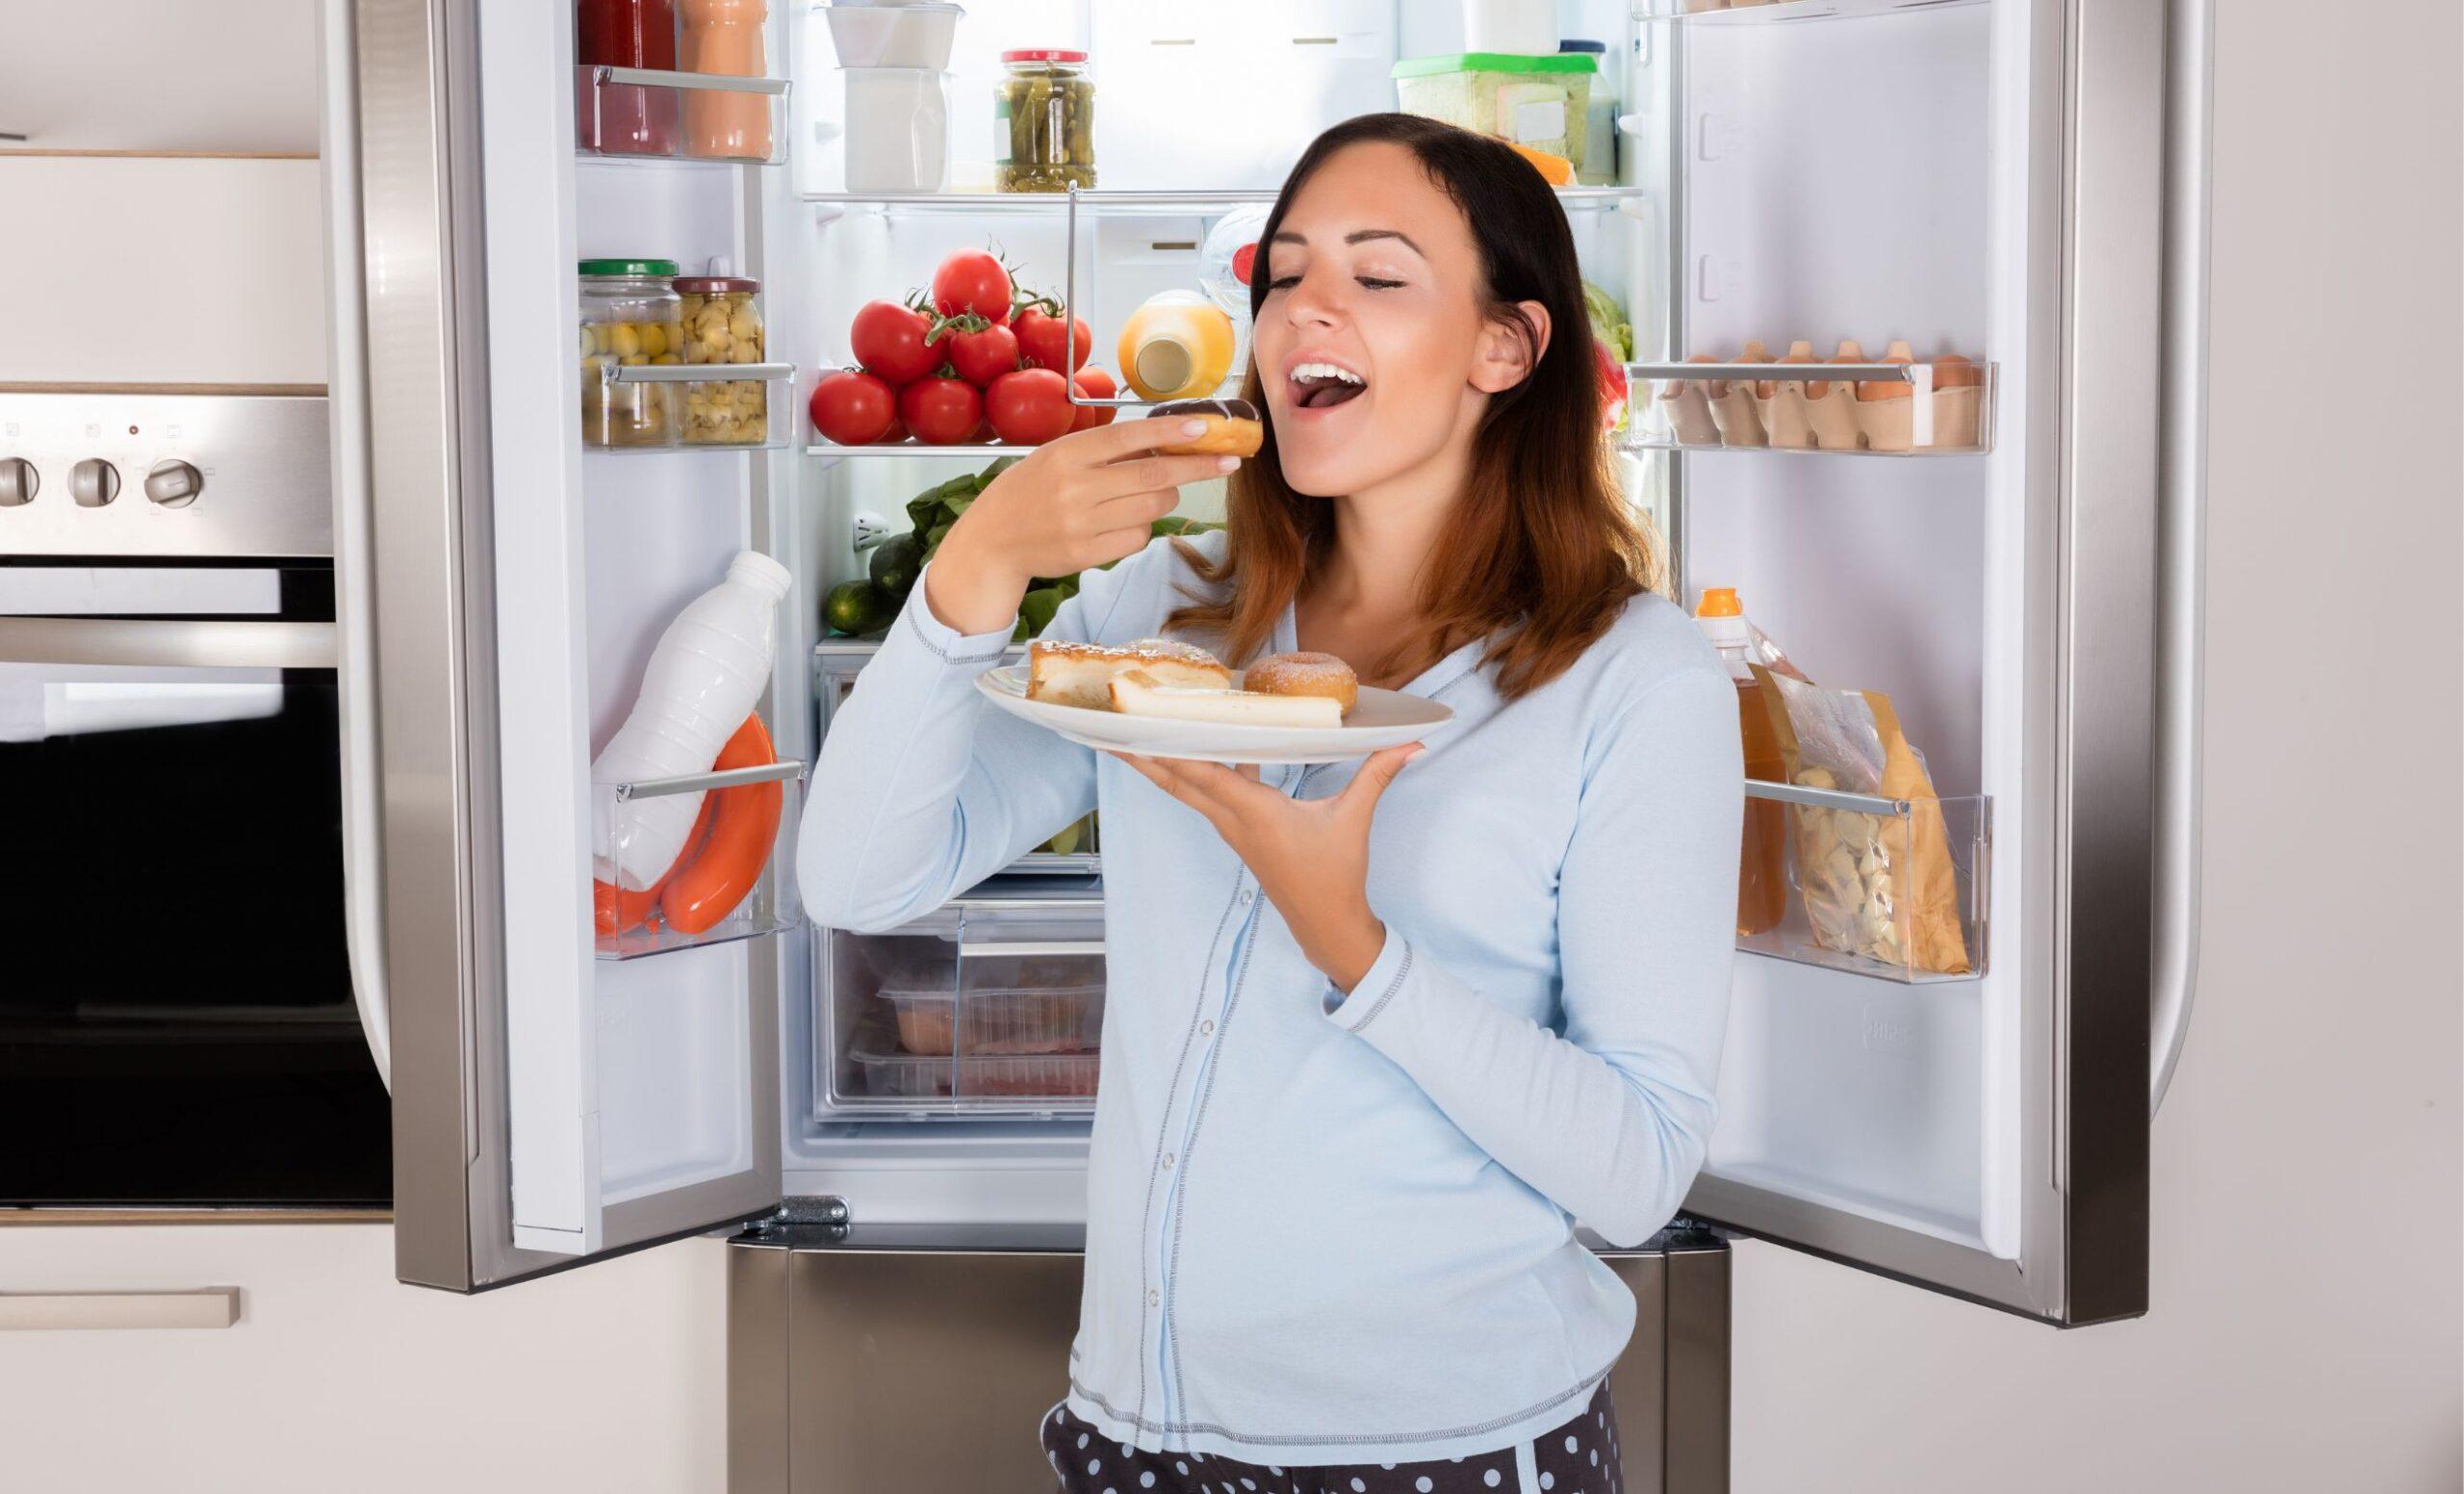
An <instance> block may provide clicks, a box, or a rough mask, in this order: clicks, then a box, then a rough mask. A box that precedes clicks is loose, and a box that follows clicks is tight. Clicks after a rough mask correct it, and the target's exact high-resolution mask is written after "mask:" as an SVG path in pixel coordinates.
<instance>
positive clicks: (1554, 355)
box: [1170, 114, 1655, 700]
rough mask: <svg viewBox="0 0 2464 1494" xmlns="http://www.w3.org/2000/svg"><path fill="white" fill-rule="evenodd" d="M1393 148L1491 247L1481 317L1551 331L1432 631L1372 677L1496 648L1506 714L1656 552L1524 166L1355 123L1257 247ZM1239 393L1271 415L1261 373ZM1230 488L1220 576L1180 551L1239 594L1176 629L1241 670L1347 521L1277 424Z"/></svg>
mask: <svg viewBox="0 0 2464 1494" xmlns="http://www.w3.org/2000/svg"><path fill="white" fill-rule="evenodd" d="M1371 142H1385V143H1390V144H1397V145H1401V146H1403V147H1404V148H1406V149H1408V150H1410V151H1411V152H1412V153H1413V154H1414V155H1415V156H1417V157H1419V158H1420V163H1421V167H1422V169H1424V170H1425V171H1426V172H1427V173H1428V176H1429V180H1430V181H1432V182H1434V183H1435V184H1436V185H1437V187H1438V188H1439V189H1440V190H1441V191H1443V192H1445V193H1446V194H1447V195H1448V196H1450V197H1451V198H1452V199H1453V200H1454V204H1455V206H1457V207H1458V208H1460V209H1462V212H1463V219H1464V222H1465V223H1466V224H1467V225H1468V226H1469V227H1470V229H1471V233H1472V242H1473V244H1474V245H1475V246H1476V248H1477V249H1478V251H1479V259H1480V269H1481V273H1482V279H1483V281H1484V284H1482V285H1481V286H1479V287H1478V288H1477V294H1478V295H1479V296H1480V297H1481V299H1482V301H1483V302H1484V304H1485V308H1486V311H1487V314H1488V315H1489V316H1491V317H1494V318H1497V319H1499V320H1501V321H1503V322H1508V323H1510V324H1519V325H1520V327H1521V330H1522V332H1523V334H1524V335H1525V336H1526V337H1527V338H1529V339H1530V340H1531V341H1532V342H1533V343H1534V344H1536V343H1537V342H1538V338H1537V336H1536V335H1535V332H1536V329H1535V328H1534V327H1533V326H1532V325H1531V324H1530V320H1529V318H1528V317H1527V316H1526V315H1525V313H1524V312H1523V310H1522V309H1521V307H1520V306H1519V305H1518V304H1517V303H1518V302H1522V301H1538V302H1539V303H1540V304H1541V305H1542V306H1544V307H1546V308H1548V312H1549V329H1550V335H1549V340H1548V347H1547V348H1546V349H1545V350H1544V351H1543V352H1542V353H1541V356H1540V359H1539V361H1538V363H1537V364H1536V365H1535V366H1534V367H1533V369H1532V370H1531V373H1530V374H1529V375H1528V376H1527V377H1526V378H1525V379H1524V380H1523V382H1522V383H1520V384H1518V385H1516V386H1515V387H1514V388H1512V389H1508V390H1505V391H1504V392H1502V393H1500V394H1496V395H1492V396H1490V398H1489V403H1488V408H1487V410H1486V412H1485V413H1484V414H1483V415H1482V417H1481V420H1480V426H1479V429H1478V430H1477V431H1476V433H1475V434H1474V436H1473V443H1472V462H1471V472H1470V474H1469V476H1468V477H1466V479H1465V481H1464V484H1463V492H1462V494H1461V496H1460V497H1459V498H1458V499H1457V500H1456V502H1455V504H1454V509H1453V512H1452V514H1451V516H1450V518H1449V519H1448V521H1447V524H1446V528H1445V529H1444V530H1443V531H1442V532H1441V534H1440V535H1439V538H1438V542H1437V547H1436V550H1435V552H1434V553H1433V554H1431V555H1430V556H1429V563H1428V567H1427V570H1426V572H1425V574H1424V578H1423V581H1422V590H1421V615H1422V617H1423V619H1424V625H1425V626H1424V631H1422V633H1421V635H1420V636H1417V637H1412V638H1401V639H1398V640H1396V642H1395V644H1394V646H1393V647H1392V648H1391V649H1390V650H1389V651H1388V653H1387V655H1386V656H1385V657H1383V658H1381V659H1379V660H1378V661H1377V662H1376V663H1375V664H1374V666H1373V672H1374V673H1377V674H1386V673H1390V672H1393V671H1395V670H1398V669H1400V668H1403V667H1406V666H1409V667H1413V668H1421V667H1425V666H1426V665H1427V664H1429V663H1431V662H1434V661H1435V660H1436V659H1438V658H1439V657H1443V656H1444V655H1446V654H1448V653H1450V652H1451V651H1452V650H1454V649H1455V648H1458V647H1460V646H1461V645H1463V644H1465V643H1468V642H1471V641H1472V640H1474V639H1482V638H1484V639H1487V640H1488V645H1487V648H1486V651H1485V662H1487V663H1490V664H1494V665H1495V666H1496V667H1497V684H1498V689H1499V691H1500V693H1501V694H1502V695H1504V696H1505V698H1507V699H1508V700H1511V699H1514V698H1515V697H1517V696H1520V695H1522V694H1525V693H1526V692H1527V691H1530V690H1534V689H1537V688H1538V687H1540V686H1541V685H1544V684H1546V683H1549V682H1550V681H1552V680H1553V679H1555V678H1556V677H1557V676H1558V675H1560V674H1562V673H1564V672H1565V670H1566V669H1567V667H1568V666H1570V665H1572V664H1573V663H1574V661H1575V660H1576V659H1577V658H1578V657H1580V656H1581V655H1582V652H1583V651H1584V650H1585V649H1587V648H1589V647H1590V646H1591V645H1592V643H1593V642H1594V641H1596V640H1597V639H1598V638H1599V637H1600V636H1601V635H1602V634H1603V633H1604V632H1606V631H1608V629H1609V627H1610V625H1612V624H1613V623H1614V622H1615V621H1616V620H1617V617H1618V614H1619V613H1620V611H1621V610H1622V609H1623V607H1624V605H1625V603H1626V601H1627V599H1628V598H1630V597H1632V596H1633V595H1634V594H1635V593H1636V592H1639V591H1644V590H1647V589H1649V588H1650V587H1651V586H1652V585H1653V584H1654V575H1655V567H1654V560H1653V551H1652V548H1651V545H1650V542H1649V541H1648V539H1647V538H1646V537H1645V535H1644V533H1643V531H1642V530H1641V529H1640V528H1637V526H1636V525H1635V523H1634V520H1633V517H1632V516H1631V514H1630V512H1629V511H1628V509H1627V506H1626V501H1625V497H1624V495H1623V494H1622V493H1621V492H1620V491H1619V490H1618V485H1617V482H1616V479H1615V477H1613V476H1612V474H1611V472H1610V470H1609V464H1608V449H1607V443H1606V442H1605V440H1604V438H1603V433H1602V429H1601V413H1602V412H1601V402H1600V400H1601V396H1600V384H1599V375H1598V373H1597V370H1596V368H1595V366H1594V364H1593V361H1592V360H1593V352H1592V338H1591V322H1590V319H1589V318H1588V316H1587V315H1586V314H1585V312H1584V307H1583V295H1582V271H1581V269H1580V267H1579V265H1578V263H1577V261H1576V258H1575V241H1574V233H1573V231H1572V229H1570V228H1569V227H1568V226H1567V223H1566V215H1565V210H1564V209H1563V208H1562V207H1561V206H1559V204H1558V203H1557V200H1556V196H1555V194H1554V193H1552V192H1551V191H1550V189H1549V185H1548V183H1546V182H1545V181H1543V180H1542V179H1541V176H1540V173H1539V172H1538V171H1537V170H1535V169H1534V168H1533V167H1532V166H1531V164H1530V163H1529V162H1527V161H1526V160H1524V159H1523V158H1522V157H1521V156H1518V155H1516V154H1515V153H1514V151H1513V150H1512V149H1510V148H1508V147H1507V146H1506V145H1505V144H1503V143H1502V142H1498V141H1495V140H1491V139H1490V138H1489V137H1487V136H1485V135H1476V134H1474V133H1472V132H1471V131H1469V130H1463V129H1457V128H1456V127H1454V126H1453V125H1450V124H1443V123H1440V122H1439V121H1437V120H1434V119H1427V118H1423V117H1421V116H1418V115H1400V114H1383V115H1361V116H1357V117H1355V118H1351V119H1347V120H1345V121H1344V122H1343V123H1341V124H1338V125H1336V126H1335V127H1334V128H1332V129H1330V130H1328V131H1326V132H1325V133H1324V134H1322V135H1321V136H1319V137H1318V138H1317V140H1315V141H1314V142H1311V143H1310V146H1309V148H1308V149H1307V150H1306V151H1304V152H1303V153H1302V154H1301V157H1300V161H1299V164H1297V165H1296V166H1295V167H1293V168H1292V175H1291V176H1290V177H1289V178H1287V179H1286V180H1285V182H1284V184H1283V191H1282V193H1280V194H1279V195H1278V196H1277V197H1276V198H1275V203H1274V208H1273V210H1272V211H1271V212H1270V213H1269V214H1268V215H1267V221H1266V226H1265V227H1264V228H1262V229H1260V230H1259V232H1258V243H1259V245H1261V246H1263V245H1268V244H1270V243H1272V242H1273V240H1274V235H1275V232H1276V230H1278V229H1279V228H1281V227H1282V226H1283V217H1284V214H1285V212H1286V211H1288V210H1289V209H1290V208H1291V206H1292V200H1293V198H1294V197H1295V196H1296V194H1297V193H1299V191H1300V189H1301V187H1302V186H1303V185H1305V184H1306V183H1307V182H1308V180H1309V178H1310V177H1311V176H1312V175H1313V174H1315V173H1316V171H1317V170H1318V168H1319V167H1322V166H1323V165H1325V163H1326V161H1327V159H1328V158H1329V157H1331V156H1333V155H1334V154H1335V152H1337V151H1339V150H1342V149H1343V148H1345V147H1346V146H1347V145H1358V144H1365V143H1371ZM1263 268H1264V266H1263V260H1262V261H1261V266H1260V269H1261V270H1262V271H1263ZM1267 281H1268V276H1267V275H1266V274H1264V273H1263V272H1261V273H1259V274H1257V275H1256V276H1255V277H1254V278H1253V279H1252V280H1251V282H1250V286H1249V314H1250V317H1251V319H1252V320H1255V318H1256V317H1257V316H1258V314H1259V312H1260V311H1261V310H1262V309H1263V308H1264V305H1265V302H1266V296H1267ZM1242 392H1243V393H1244V394H1245V395H1246V396H1247V397H1248V399H1249V401H1250V402H1251V403H1253V404H1255V405H1257V406H1258V407H1259V408H1260V409H1262V410H1263V409H1265V408H1266V407H1267V404H1266V398H1265V394H1264V386H1263V384H1262V383H1261V379H1260V374H1259V371H1258V368H1257V365H1256V363H1255V362H1254V360H1253V361H1252V362H1251V364H1250V367H1249V374H1248V378H1247V380H1246V382H1245V385H1244V388H1243V390H1242ZM1229 487H1230V493H1229V499H1228V501H1227V502H1226V505H1225V508H1226V515H1225V516H1226V520H1227V523H1226V528H1228V530H1229V531H1230V532H1229V533H1228V534H1227V535H1226V539H1227V541H1228V544H1227V546H1226V548H1225V550H1224V553H1223V559H1222V562H1221V563H1220V564H1210V563H1208V562H1207V561H1206V559H1205V558H1204V557H1203V556H1201V555H1200V554H1197V553H1196V552H1195V551H1194V550H1193V549H1192V548H1191V547H1190V546H1189V545H1188V543H1187V542H1186V541H1184V542H1181V545H1180V548H1181V551H1182V554H1183V555H1184V557H1185V558H1186V559H1188V561H1189V562H1190V564H1191V565H1192V566H1193V567H1194V568H1195V569H1196V571H1197V573H1198V576H1199V577H1200V579H1201V580H1204V581H1206V582H1208V583H1210V584H1211V586H1212V587H1218V588H1220V587H1226V586H1228V590H1224V591H1223V592H1222V593H1221V597H1220V600H1218V601H1213V602H1196V603H1193V605H1188V606H1184V607H1181V608H1179V609H1178V610H1176V611H1174V612H1173V613H1172V615H1171V618H1170V622H1171V623H1172V624H1173V625H1174V626H1176V627H1177V626H1183V625H1186V626H1189V627H1192V628H1194V629H1196V630H1198V631H1203V632H1206V633H1209V634H1211V635H1213V636H1214V637H1215V638H1216V639H1217V640H1218V641H1219V643H1220V644H1221V646H1222V649H1223V653H1224V657H1226V658H1229V659H1236V660H1237V659H1247V658H1252V657H1256V656H1257V654H1258V653H1259V652H1260V651H1261V650H1263V649H1264V648H1265V647H1266V646H1267V643H1268V640H1269V639H1270V638H1271V637H1272V636H1273V633H1274V625H1275V621H1276V619H1277V618H1278V617H1280V616H1281V615H1282V612H1283V609H1284V606H1285V605H1286V604H1287V603H1289V602H1291V601H1292V600H1293V599H1294V598H1295V597H1296V596H1297V595H1298V594H1299V592H1300V590H1301V588H1302V587H1303V586H1305V585H1306V584H1307V583H1308V581H1309V580H1310V578H1311V577H1312V576H1314V575H1315V574H1316V573H1317V571H1318V569H1319V567H1321V566H1322V565H1323V564H1324V562H1325V559H1326V556H1327V554H1328V553H1329V552H1330V551H1331V550H1332V548H1333V545H1334V538H1335V518H1334V506H1333V504H1332V503H1330V502H1327V501H1326V500H1324V499H1320V498H1309V497H1303V496H1302V495H1300V494H1297V493H1295V492H1294V491H1293V490H1292V489H1291V487H1290V486H1289V485H1287V484H1286V483H1285V482H1284V480H1283V464H1282V462H1281V460H1280V459H1279V458H1278V457H1277V456H1276V454H1275V439H1274V426H1273V422H1272V420H1271V419H1270V420H1269V421H1268V422H1267V435H1266V443H1265V445H1264V446H1262V447H1260V448H1259V450H1258V454H1257V455H1256V456H1255V457H1252V458H1251V459H1250V460H1248V461H1246V462H1245V463H1243V464H1242V466H1241V469H1240V471H1238V472H1237V473H1235V474H1233V476H1232V479H1231V482H1230V485H1229Z"/></svg>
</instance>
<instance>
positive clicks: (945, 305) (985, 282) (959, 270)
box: [933, 249, 1010, 322]
mask: <svg viewBox="0 0 2464 1494" xmlns="http://www.w3.org/2000/svg"><path fill="white" fill-rule="evenodd" d="M933 309H934V310H935V311H937V312H939V313H940V314H941V315H942V316H945V317H957V316H963V315H965V314H967V313H969V312H972V313H974V314H975V315H976V316H979V317H982V318H983V319H984V320H985V321H987V322H1007V321H1009V320H1010V271H1008V270H1004V269H1002V268H1001V262H1000V261H999V260H997V259H994V258H993V257H992V256H991V255H989V254H987V253H986V252H984V251H983V250H982V249H961V250H959V251H958V252H957V253H955V254H953V255H951V256H950V257H949V258H948V259H945V260H943V261H941V268H940V269H938V270H934V271H933Z"/></svg>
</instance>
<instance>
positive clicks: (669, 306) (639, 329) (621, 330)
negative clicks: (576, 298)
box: [580, 259, 684, 446]
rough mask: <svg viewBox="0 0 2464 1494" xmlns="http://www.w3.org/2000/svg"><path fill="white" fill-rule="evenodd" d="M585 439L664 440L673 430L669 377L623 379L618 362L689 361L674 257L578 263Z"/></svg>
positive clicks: (616, 442) (593, 442)
mask: <svg viewBox="0 0 2464 1494" xmlns="http://www.w3.org/2000/svg"><path fill="white" fill-rule="evenodd" d="M580 271H581V365H582V367H581V439H582V441H583V442H584V443H585V444H586V445H590V446H666V445H668V444H669V443H671V442H672V441H674V440H675V437H676V423H675V421H674V420H673V419H672V418H671V401H670V398H669V396H670V391H671V390H673V389H674V387H675V386H674V385H671V384H620V383H618V382H616V381H615V380H614V379H613V378H611V377H610V376H609V373H610V371H611V370H614V369H617V368H639V367H642V366H644V365H650V364H679V363H682V362H683V361H684V323H683V301H682V300H681V299H680V297H679V296H677V294H676V291H675V289H674V288H673V287H672V286H670V285H669V283H668V282H669V281H671V280H673V279H675V278H676V261H674V260H672V259H586V260H583V261H582V262H581V265H580Z"/></svg>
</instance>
